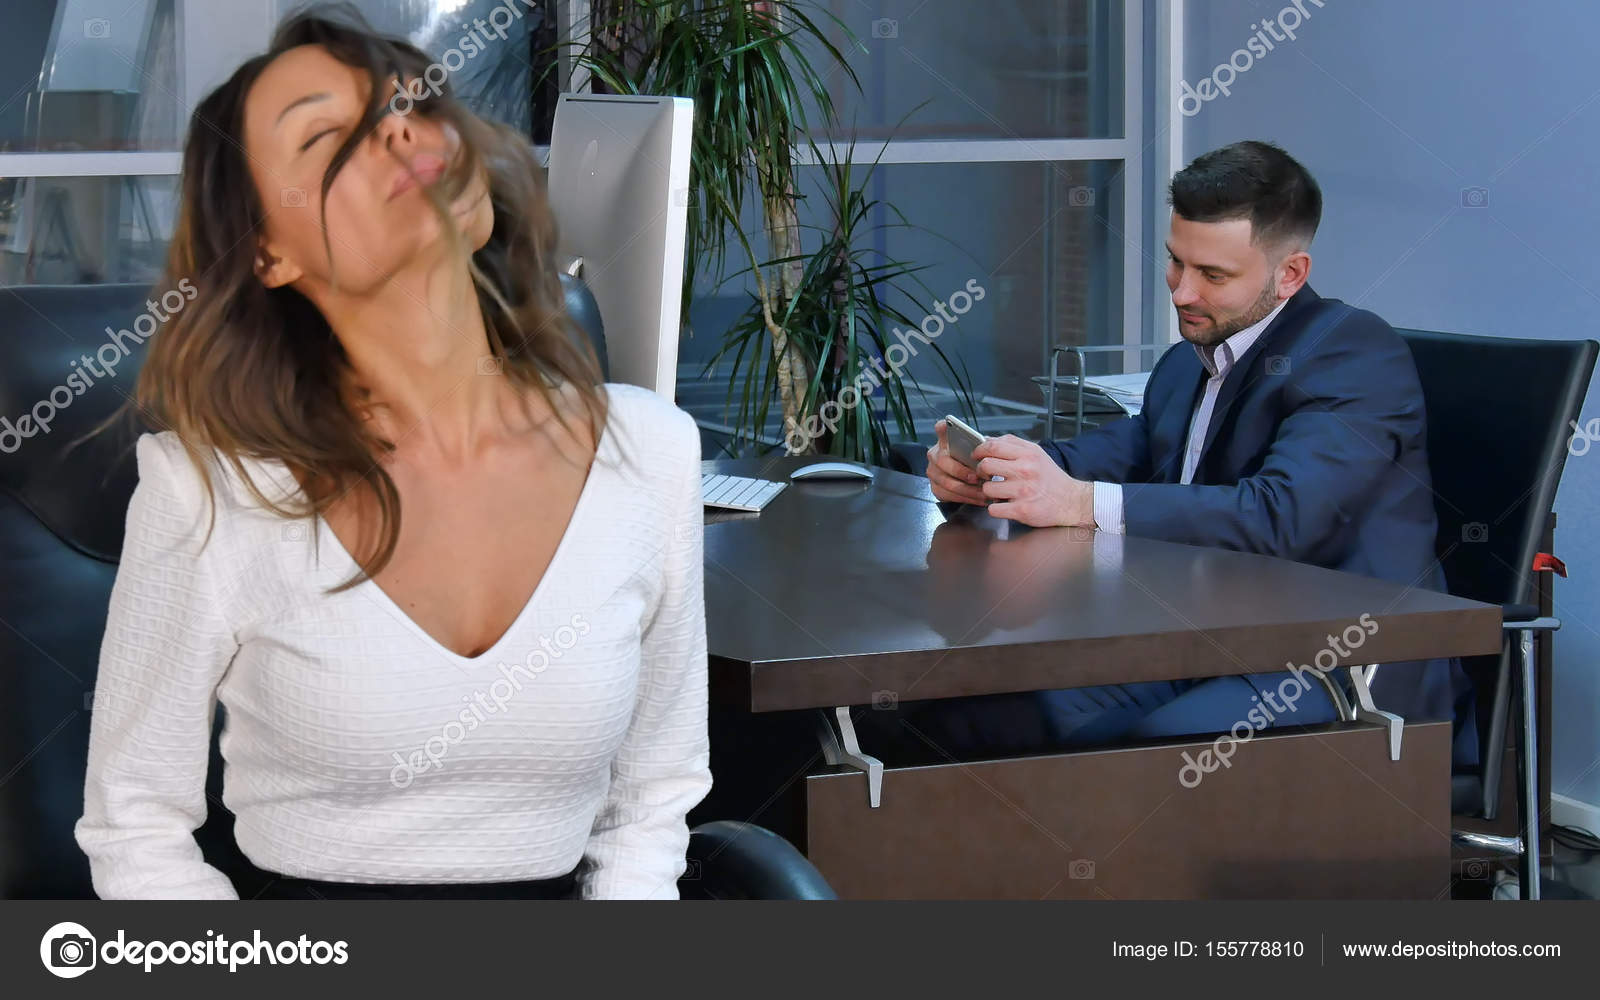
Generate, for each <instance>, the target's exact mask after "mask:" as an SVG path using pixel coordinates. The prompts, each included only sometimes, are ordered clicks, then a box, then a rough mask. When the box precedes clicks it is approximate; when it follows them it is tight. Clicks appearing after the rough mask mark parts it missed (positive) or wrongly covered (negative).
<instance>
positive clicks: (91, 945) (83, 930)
mask: <svg viewBox="0 0 1600 1000" xmlns="http://www.w3.org/2000/svg"><path fill="white" fill-rule="evenodd" d="M98 953H99V950H98V948H97V947H96V945H95V940H94V935H93V934H90V933H89V928H87V927H85V926H83V925H82V924H75V923H73V922H72V921H70V920H69V921H65V922H63V923H59V924H56V925H55V926H54V927H52V928H50V929H49V930H47V931H45V932H44V937H42V938H40V939H39V960H40V961H41V962H43V963H44V967H45V968H46V969H49V970H50V972H51V973H52V974H53V975H56V976H59V977H61V978H62V979H76V978H78V977H79V976H81V975H83V974H84V973H85V972H88V971H89V970H90V969H92V968H94V963H95V956H96V955H97V954H98Z"/></svg>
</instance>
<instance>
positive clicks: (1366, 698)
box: [1348, 663, 1406, 760]
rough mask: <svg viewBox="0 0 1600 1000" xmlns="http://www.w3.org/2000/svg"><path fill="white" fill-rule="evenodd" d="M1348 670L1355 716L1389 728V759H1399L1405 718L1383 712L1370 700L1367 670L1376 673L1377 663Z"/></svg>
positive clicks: (1370, 692)
mask: <svg viewBox="0 0 1600 1000" xmlns="http://www.w3.org/2000/svg"><path fill="white" fill-rule="evenodd" d="M1348 669H1349V671H1350V686H1351V688H1353V689H1354V690H1355V693H1356V708H1355V717H1356V718H1358V719H1360V720H1361V721H1362V722H1371V723H1373V724H1375V725H1379V726H1384V727H1385V728H1387V729H1388V730H1389V759H1390V760H1399V759H1400V737H1401V736H1402V735H1403V734H1404V733H1405V730H1406V720H1404V719H1402V718H1400V716H1398V715H1395V714H1394V713H1393V712H1385V711H1383V710H1382V709H1380V708H1379V707H1378V706H1377V705H1376V704H1374V703H1373V701H1372V689H1371V688H1370V687H1368V686H1367V680H1368V671H1371V673H1374V674H1375V673H1377V671H1378V665H1377V664H1375V663H1374V664H1370V665H1368V666H1365V667H1361V666H1354V667H1350V668H1348Z"/></svg>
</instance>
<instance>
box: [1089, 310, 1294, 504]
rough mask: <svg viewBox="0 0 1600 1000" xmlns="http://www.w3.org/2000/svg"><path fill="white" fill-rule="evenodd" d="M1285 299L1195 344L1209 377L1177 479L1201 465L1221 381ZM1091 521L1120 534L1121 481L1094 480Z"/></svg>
mask: <svg viewBox="0 0 1600 1000" xmlns="http://www.w3.org/2000/svg"><path fill="white" fill-rule="evenodd" d="M1288 301H1289V300H1288V299H1284V300H1283V301H1282V302H1279V303H1278V305H1277V307H1276V308H1275V309H1273V310H1272V311H1271V312H1269V313H1267V315H1266V316H1264V317H1263V318H1262V319H1261V321H1260V322H1259V323H1256V324H1254V325H1253V326H1247V327H1245V328H1244V329H1243V330H1240V331H1239V332H1238V333H1236V334H1234V335H1233V336H1231V337H1229V338H1228V339H1227V340H1224V341H1223V342H1222V343H1220V344H1218V345H1216V346H1215V347H1201V346H1200V345H1199V344H1195V345H1194V351H1195V353H1196V354H1198V355H1199V356H1200V364H1202V365H1204V366H1205V370H1206V372H1207V373H1208V374H1209V375H1210V377H1209V378H1207V379H1206V388H1205V392H1204V393H1202V394H1201V396H1200V403H1199V405H1198V406H1196V407H1195V408H1194V416H1193V417H1192V418H1190V420H1189V440H1188V442H1187V444H1186V446H1185V447H1184V449H1183V474H1182V476H1181V478H1179V480H1178V481H1179V482H1180V483H1184V484H1188V483H1192V482H1194V473H1195V469H1196V468H1197V467H1198V466H1199V465H1200V453H1201V452H1202V451H1203V450H1204V449H1205V444H1206V432H1207V431H1208V430H1210V428H1211V417H1212V415H1213V411H1215V409H1216V406H1217V395H1218V393H1220V392H1221V391H1222V383H1224V382H1226V381H1227V380H1228V373H1229V372H1231V371H1233V366H1234V364H1235V363H1236V362H1238V360H1239V359H1240V358H1242V357H1244V355H1245V352H1247V351H1249V350H1250V348H1251V346H1252V345H1254V344H1255V342H1256V340H1257V339H1258V338H1260V336H1261V334H1262V331H1264V330H1266V328H1267V326H1268V325H1269V324H1271V322H1272V321H1273V320H1275V319H1277V318H1278V313H1280V312H1282V311H1283V307H1284V306H1285V305H1286V304H1288ZM1094 522H1095V527H1097V528H1099V529H1100V530H1101V531H1109V532H1112V533H1113V534H1118V535H1120V534H1122V532H1123V528H1124V525H1123V519H1122V484H1121V483H1101V482H1097V483H1095V484H1094Z"/></svg>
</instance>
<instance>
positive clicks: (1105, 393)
mask: <svg viewBox="0 0 1600 1000" xmlns="http://www.w3.org/2000/svg"><path fill="white" fill-rule="evenodd" d="M1034 381H1035V382H1037V383H1038V384H1039V387H1040V388H1041V389H1046V390H1047V389H1048V388H1049V383H1050V380H1049V378H1047V377H1046V376H1043V375H1039V376H1036V377H1035V378H1034ZM1149 381H1150V373H1149V372H1129V373H1127V374H1125V375H1090V376H1089V377H1088V378H1086V379H1084V380H1083V388H1084V390H1085V395H1086V396H1089V395H1098V396H1102V397H1104V398H1105V399H1108V400H1110V401H1111V402H1112V403H1114V404H1115V405H1116V407H1117V408H1118V409H1120V410H1121V411H1122V412H1124V413H1126V414H1127V415H1128V416H1130V417H1131V416H1134V415H1135V414H1137V413H1138V412H1139V411H1140V410H1142V409H1143V408H1144V387H1145V384H1146V383H1148V382H1149ZM1077 388H1078V377H1077V376H1076V375H1062V376H1060V377H1059V378H1058V380H1057V385H1056V407H1057V410H1058V412H1068V411H1070V410H1071V409H1072V400H1073V396H1072V394H1073V393H1075V392H1077Z"/></svg>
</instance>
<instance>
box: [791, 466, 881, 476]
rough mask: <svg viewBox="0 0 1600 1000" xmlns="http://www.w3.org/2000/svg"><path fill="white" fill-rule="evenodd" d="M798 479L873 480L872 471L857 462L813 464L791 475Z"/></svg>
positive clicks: (802, 467)
mask: <svg viewBox="0 0 1600 1000" xmlns="http://www.w3.org/2000/svg"><path fill="white" fill-rule="evenodd" d="M789 478H790V479H791V480H798V479H871V478H872V470H871V469H870V468H868V467H867V466H865V465H860V464H858V463H856V462H813V463H812V464H810V465H802V466H801V467H800V468H798V469H796V470H794V471H793V472H791V473H789Z"/></svg>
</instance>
